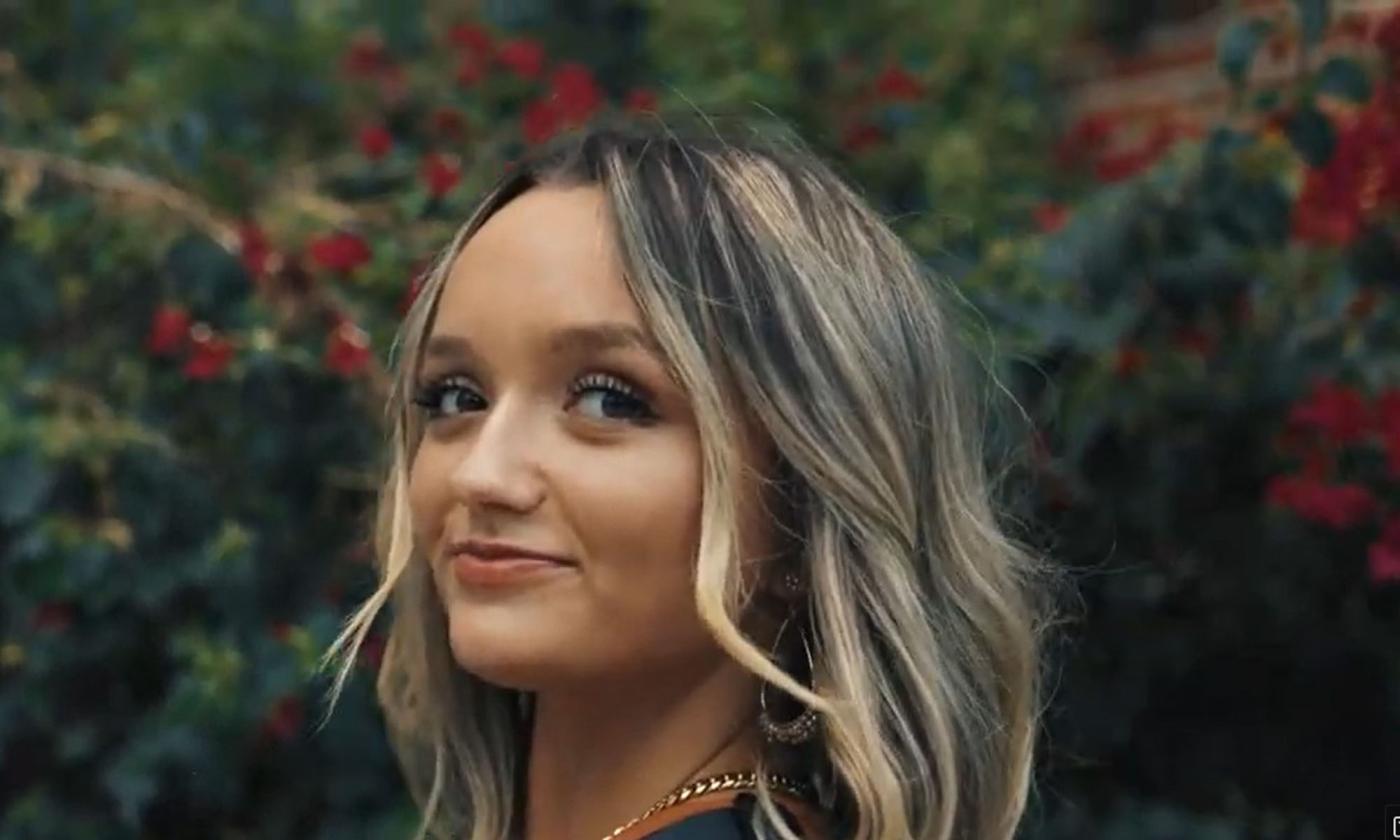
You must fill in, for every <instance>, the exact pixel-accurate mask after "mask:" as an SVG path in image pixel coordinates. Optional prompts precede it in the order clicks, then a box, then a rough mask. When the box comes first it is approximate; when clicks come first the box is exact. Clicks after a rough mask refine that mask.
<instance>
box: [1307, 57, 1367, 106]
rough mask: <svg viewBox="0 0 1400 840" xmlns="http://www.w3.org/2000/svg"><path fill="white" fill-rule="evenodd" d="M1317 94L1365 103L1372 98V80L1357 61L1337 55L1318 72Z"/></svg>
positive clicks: (1328, 60)
mask: <svg viewBox="0 0 1400 840" xmlns="http://www.w3.org/2000/svg"><path fill="white" fill-rule="evenodd" d="M1317 92H1318V93H1325V94H1328V95H1331V96H1336V97H1338V98H1340V99H1345V100H1347V101H1349V102H1365V101H1367V100H1369V99H1370V98H1371V80H1370V79H1369V78H1367V76H1366V71H1365V70H1364V69H1362V67H1361V65H1360V64H1359V63H1357V62H1356V60H1355V59H1351V58H1347V57H1345V56H1340V55H1337V56H1333V57H1332V58H1329V59H1327V63H1326V64H1324V65H1322V68H1321V69H1319V70H1318V71H1317Z"/></svg>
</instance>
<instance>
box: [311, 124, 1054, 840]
mask: <svg viewBox="0 0 1400 840" xmlns="http://www.w3.org/2000/svg"><path fill="white" fill-rule="evenodd" d="M710 125H711V128H713V124H710ZM539 184H557V185H564V186H571V185H594V186H597V187H598V188H600V189H601V191H602V193H603V194H604V196H605V199H606V205H607V208H608V212H609V213H610V216H611V220H610V221H611V223H612V225H613V228H614V230H615V231H616V237H617V247H618V250H619V252H620V255H621V258H622V262H623V265H624V266H625V281H626V283H627V285H628V288H629V289H630V291H631V294H632V295H633V297H634V299H635V300H636V302H637V304H638V307H639V309H640V311H641V312H642V314H643V317H644V319H645V321H646V323H647V325H648V327H649V328H650V329H651V331H652V332H653V334H654V336H655V338H656V339H657V341H658V342H659V343H660V345H661V346H662V348H663V349H664V350H665V352H666V354H667V359H668V362H669V364H670V365H671V366H672V373H673V375H674V376H675V377H676V379H677V381H678V382H680V383H681V384H682V386H683V387H684V388H685V389H686V390H687V392H688V395H689V397H690V399H691V401H692V407H693V411H694V415H695V417H696V419H697V425H698V429H699V437H700V444H701V451H702V459H703V506H702V512H701V536H700V544H699V549H698V555H697V558H696V567H695V603H696V608H697V610H698V612H699V616H700V619H701V620H702V621H703V622H704V624H705V625H706V626H707V627H708V628H709V630H710V631H711V633H712V634H713V636H714V638H715V640H716V641H717V643H718V644H719V645H720V646H721V647H722V648H723V649H724V650H725V651H727V652H728V654H729V655H731V656H732V657H733V658H734V659H735V660H736V661H738V662H739V663H741V664H742V665H743V666H744V667H746V668H748V669H749V670H751V671H752V672H753V673H755V674H756V675H758V676H759V677H761V678H762V679H763V680H766V681H769V682H770V683H771V684H772V685H773V686H774V688H776V689H780V690H781V691H783V692H787V693H788V694H790V695H793V696H795V697H796V698H797V699H799V700H800V701H801V702H803V703H805V704H807V705H809V706H811V707H812V708H814V709H815V710H817V712H818V713H819V715H820V719H821V726H820V727H819V730H818V731H819V735H818V738H819V742H818V744H817V746H816V747H815V748H813V749H810V750H808V751H807V753H806V755H807V756H808V758H807V759H806V760H805V763H804V764H803V765H802V766H801V767H800V773H801V775H803V776H804V777H805V780H806V781H808V782H810V783H811V784H812V785H813V786H814V788H815V789H816V790H817V791H819V792H820V794H821V797H822V804H823V806H824V808H825V809H826V811H827V813H828V815H829V816H830V818H831V819H832V823H833V825H834V826H836V828H837V831H838V834H837V836H838V837H841V838H842V839H843V840H844V838H847V837H850V838H856V840H874V839H875V838H882V839H884V838H889V839H890V840H908V839H909V838H918V840H953V838H962V839H963V840H972V839H973V838H976V840H993V839H994V838H1010V837H1011V836H1012V834H1013V833H1014V830H1015V828H1016V825H1017V823H1018V822H1019V820H1020V818H1021V815H1022V813H1023V811H1024V810H1025V807H1026V804H1027V796H1028V790H1029V787H1030V784H1031V780H1032V763H1033V762H1032V758H1033V754H1034V745H1035V740H1036V736H1037V731H1038V723H1039V720H1040V716H1041V707H1040V701H1041V699H1042V698H1041V685H1042V678H1041V668H1040V664H1041V652H1042V650H1043V640H1042V638H1041V635H1042V631H1043V630H1044V629H1046V628H1047V627H1048V626H1049V622H1048V619H1049V618H1050V611H1049V609H1048V608H1047V606H1048V605H1049V603H1050V600H1049V599H1048V598H1044V597H1042V596H1043V595H1044V594H1045V593H1046V592H1048V591H1049V589H1050V588H1049V587H1048V586H1047V584H1048V583H1049V582H1050V580H1051V577H1052V575H1051V572H1050V569H1049V566H1048V564H1045V563H1043V561H1042V560H1041V559H1040V558H1039V557H1038V556H1037V555H1036V554H1035V553H1033V552H1032V551H1030V550H1029V549H1027V548H1025V547H1023V546H1022V545H1021V544H1019V543H1017V542H1016V541H1014V540H1013V539H1012V538H1011V537H1009V536H1008V535H1007V534H1006V533H1005V532H1004V531H1003V528H1002V526H1001V525H1000V524H999V522H998V515H997V512H996V510H995V509H994V506H993V504H992V501H991V492H992V486H991V480H990V478H989V476H988V473H987V471H986V467H985V465H984V462H983V453H982V451H981V446H982V443H983V440H982V434H981V432H980V424H981V423H982V422H983V414H982V409H981V408H980V404H979V403H978V402H977V401H976V400H975V399H974V396H975V394H974V392H973V390H972V388H973V386H974V384H976V383H977V382H979V381H985V375H983V377H982V378H981V379H979V378H978V377H974V376H972V375H971V374H972V373H973V371H975V370H977V369H976V368H974V367H973V366H971V365H970V364H968V361H969V359H968V356H969V355H970V354H967V353H965V352H964V348H963V346H962V342H961V341H960V340H959V338H958V332H959V331H958V329H957V328H956V326H955V323H954V321H953V320H952V318H951V317H950V315H949V314H948V313H946V312H945V311H944V307H945V305H946V303H947V299H946V298H945V296H944V294H943V292H941V291H940V288H941V285H940V280H939V278H937V277H934V276H931V275H930V273H929V272H928V271H926V270H925V269H924V267H923V266H922V264H921V263H920V261H919V260H918V258H917V257H916V256H915V255H914V254H912V253H911V252H910V250H909V249H908V248H907V247H906V246H905V245H904V244H903V243H902V242H901V241H900V240H899V238H898V237H897V236H896V235H895V234H894V233H893V231H891V229H890V228H889V227H888V226H887V225H886V224H885V223H884V221H882V219H881V218H880V217H879V216H878V215H877V214H876V213H875V212H874V211H873V210H872V209H871V208H870V207H869V206H868V205H867V204H866V202H865V201H863V200H862V199H861V198H860V197H859V196H858V195H857V194H856V193H855V192H854V191H852V190H851V189H850V188H849V187H848V186H847V185H846V184H844V183H843V182H842V180H841V179H840V178H838V177H837V176H836V175H835V174H834V173H833V172H832V171H831V170H830V169H829V168H828V167H827V166H825V165H824V164H823V163H821V162H820V161H819V160H818V159H817V158H816V157H815V156H814V155H812V154H811V153H809V152H807V151H806V150H805V149H804V148H802V146H801V144H800V143H798V142H796V141H794V140H792V139H790V138H789V139H786V140H783V141H774V140H771V139H765V137H764V136H763V135H762V134H761V133H759V132H755V131H750V132H748V133H745V134H735V135H732V136H729V137H727V138H726V137H721V135H720V133H719V132H718V131H713V130H712V131H709V132H694V133H692V134H691V135H690V136H686V137H682V136H680V135H678V134H677V133H676V131H675V129H674V126H667V125H664V124H661V123H660V122H659V121H658V122H655V123H647V124H641V123H622V124H615V125H604V126H599V127H594V128H591V129H588V130H586V131H584V132H581V133H577V134H575V135H572V136H570V137H568V138H566V139H564V140H561V141H560V142H558V143H556V144H555V145H553V146H550V147H547V148H545V149H544V150H542V151H541V152H540V153H538V154H537V155H535V156H534V157H531V158H529V159H526V160H523V161H520V162H518V163H517V164H516V165H515V166H514V167H513V168H512V169H511V170H510V171H509V172H508V173H506V174H505V175H504V176H503V177H502V179H501V181H500V182H499V183H498V184H497V185H496V186H495V187H494V188H493V189H491V190H490V191H489V193H488V194H487V196H486V197H485V199H484V200H483V201H482V202H481V204H480V206H479V207H478V208H477V209H476V211H475V212H474V213H473V214H472V215H471V217H470V218H469V219H468V220H467V222H466V223H465V224H464V225H463V226H462V228H461V229H460V230H459V231H458V232H457V234H456V235H455V236H454V238H453V240H452V242H451V243H450V245H449V246H448V247H447V248H446V249H445V250H444V251H443V252H442V254H441V256H440V259H439V260H438V261H437V263H436V265H435V268H434V269H433V271H432V272H431V275H430V277H429V279H428V280H427V281H426V283H425V285H424V287H423V289H422V291H421V293H420V295H419V296H418V298H417V300H416V301H415V303H414V305H413V306H412V308H411V310H410V311H409V312H408V314H407V316H406V318H405V320H404V322H403V325H402V327H401V329H400V332H399V335H398V337H397V339H396V342H395V350H396V351H397V352H398V354H399V356H398V362H397V363H396V371H395V374H394V387H393V391H392V395H391V397H390V400H389V404H388V418H389V421H390V423H391V425H392V431H391V442H392V452H391V454H390V459H389V461H390V463H388V465H387V476H386V478H385V480H384V484H383V489H382V493H381V495H380V497H379V504H378V507H377V513H376V522H375V528H374V532H375V535H374V536H375V538H374V544H375V549H376V559H377V567H378V570H379V573H380V583H379V586H378V588H377V589H376V590H375V592H374V593H373V594H372V595H370V596H369V598H368V599H367V600H366V601H365V602H364V603H363V604H362V605H361V606H360V607H359V608H358V609H357V610H356V611H355V613H354V614H353V615H352V616H351V617H350V618H349V619H348V620H347V622H346V624H345V626H344V628H343V630H342V632H341V633H340V635H339V637H338V638H337V639H336V640H335V642H334V643H333V644H332V646H331V648H330V649H329V650H328V651H327V653H326V655H325V657H324V659H323V665H326V664H329V663H331V662H332V661H334V660H335V659H336V658H337V657H339V660H340V667H339V670H338V674H337V678H336V680H335V682H334V685H333V687H332V689H331V692H330V699H331V702H330V705H329V708H330V709H333V708H334V705H335V702H336V700H337V699H338V698H339V696H340V692H341V690H342V688H343V686H344V682H345V679H346V677H347V675H348V674H349V673H350V669H351V666H352V664H353V662H354V659H355V655H356V652H357V651H358V649H359V647H360V645H361V644H362V643H363V642H364V640H365V637H366V635H367V634H368V633H369V631H370V629H371V624H372V622H374V620H375V617H376V616H377V615H378V614H379V613H380V610H381V609H382V608H383V607H384V606H385V605H386V604H389V605H392V608H391V612H392V623H391V625H390V628H389V634H388V643H387V647H386V650H385V653H384V657H383V660H382V665H381V668H380V671H379V676H378V682H377V692H378V697H379V701H380V703H381V705H382V707H383V710H384V713H385V717H386V722H387V725H388V727H389V733H390V737H391V740H392V743H393V745H394V749H395V751H396V753H397V754H398V757H399V760H400V763H401V765H402V767H403V769H404V774H405V777H406V780H407V783H408V786H409V790H410V792H411V793H412V795H413V797H414V799H415V801H416V802H417V803H418V804H419V806H420V807H421V808H422V809H423V812H424V813H423V823H422V826H421V828H420V830H419V832H418V834H417V837H419V838H422V837H428V836H439V835H440V836H451V837H462V838H469V839H470V840H504V838H507V837H508V836H509V835H510V833H511V832H512V831H513V830H518V828H519V826H518V814H519V810H520V807H521V800H522V797H523V791H522V789H521V788H522V781H523V779H522V770H523V765H524V760H525V758H526V756H525V754H524V753H525V749H526V743H527V740H526V732H525V731H524V730H525V729H526V728H527V727H528V719H527V717H526V711H525V709H524V708H523V704H522V700H523V699H525V698H523V696H522V695H521V694H520V693H519V692H516V691H514V690H510V689H505V688H501V687H498V686H494V685H491V684H488V683H486V682H484V681H483V680H480V679H478V678H476V677H474V676H472V675H471V674H469V673H467V672H465V671H464V670H463V669H461V668H460V667H459V666H458V665H457V664H456V663H455V661H454V659H453V657H452V655H451V652H450V650H449V648H448V642H447V629H446V626H445V619H444V616H443V613H442V608H441V605H440V603H439V601H438V599H437V597H436V594H435V592H434V590H433V580H432V577H431V575H430V573H429V569H428V563H427V561H426V560H425V559H424V557H423V556H422V555H421V554H420V553H419V550H418V547H417V546H415V545H414V540H413V535H412V530H411V526H410V517H409V509H408V502H407V492H406V491H407V484H408V469H409V465H410V464H411V463H412V460H413V455H414V452H415V450H416V448H417V446H418V443H419V441H420V440H421V437H422V434H423V427H422V422H421V421H420V419H419V418H418V417H417V416H416V414H415V412H414V411H413V410H412V409H413V406H412V405H411V403H410V400H411V397H412V393H413V391H412V389H413V382H414V379H415V376H416V374H417V370H418V366H419V364H420V358H421V352H422V349H423V346H424V340H425V338H426V336H427V334H428V332H429V330H430V329H431V325H432V323H433V320H434V315H435V312H436V310H437V306H438V300H439V298H440V296H441V293H442V289H443V286H444V284H445V283H446V281H447V277H448V273H449V269H450V266H451V264H452V261H453V259H454V257H455V256H456V255H457V253H458V251H459V250H460V249H461V247H462V246H463V243H464V242H465V241H466V240H467V239H468V238H469V237H470V236H471V235H472V234H473V232H474V231H476V230H477V229H478V228H479V227H480V226H481V225H482V224H483V223H484V222H485V221H486V219H487V218H489V217H490V216H491V215H492V214H493V213H495V212H496V211H497V210H499V209H500V208H501V207H502V206H504V205H505V204H506V203H507V202H509V201H510V200H511V199H513V198H515V197H516V196H518V195H520V194H521V193H522V192H524V191H525V190H527V189H529V188H531V187H533V186H535V185H539ZM736 405H739V406H743V407H744V408H743V410H744V411H747V412H749V413H750V414H751V416H752V417H754V418H756V420H757V421H758V422H759V423H760V424H761V426H762V428H763V429H764V431H765V432H766V434H767V435H768V436H769V438H770V439H771V441H772V443H773V445H774V447H775V451H776V452H777V453H778V454H779V467H780V469H779V475H778V476H777V477H775V478H773V479H772V480H771V484H770V486H772V487H774V488H777V489H780V490H781V491H782V492H783V493H784V494H785V497H786V501H787V502H788V506H787V507H786V508H785V511H787V515H785V516H784V517H783V519H784V520H785V521H783V522H776V523H775V524H776V525H778V526H779V527H781V528H783V529H785V530H787V531H789V532H790V533H791V535H792V537H794V538H795V539H796V540H797V543H796V544H797V545H798V546H799V549H798V552H799V553H798V558H799V560H800V563H801V567H800V571H801V575H802V578H803V579H804V580H805V581H806V589H807V595H806V597H807V604H806V611H805V613H804V615H805V622H804V627H803V632H804V633H806V634H807V638H808V639H809V641H810V644H811V649H812V655H813V661H814V668H813V676H812V683H813V684H812V686H811V688H810V689H809V688H808V687H807V686H804V685H803V684H801V683H800V682H799V681H798V680H796V679H795V678H794V677H793V676H792V675H790V674H789V673H788V672H786V671H784V670H782V669H781V668H780V667H779V666H778V665H776V664H775V663H774V661H772V660H770V658H769V656H768V654H767V652H766V651H765V650H764V649H763V648H762V647H760V646H758V645H756V644H755V643H754V642H753V641H751V640H750V639H749V638H747V637H746V635H745V634H744V633H743V632H742V631H741V629H740V627H739V620H740V616H741V610H742V609H743V608H744V607H745V605H747V604H748V603H749V598H750V596H751V594H752V593H751V592H747V591H741V589H742V584H741V580H740V577H741V576H740V574H739V561H740V558H739V557H737V556H736V553H737V552H736V546H737V544H738V538H739V537H738V534H737V533H736V523H737V522H738V521H739V518H740V517H739V516H738V513H739V511H738V510H736V502H735V499H736V493H737V492H738V484H737V482H736V478H737V476H738V475H739V474H740V470H742V469H743V468H744V464H743V463H741V460H740V459H741V456H740V448H739V446H740V444H739V438H738V435H739V429H738V428H737V427H736V424H735V422H734V418H733V414H734V407H735V406H736ZM327 715H329V711H328V712H327ZM776 761H777V760H776V759H774V758H773V757H771V756H764V757H762V758H761V759H760V762H761V763H760V765H759V769H760V770H767V769H771V768H773V767H776V766H777V765H776ZM785 769H786V768H785ZM789 772H790V771H789ZM760 803H761V805H762V808H761V810H760V811H759V812H758V814H757V815H756V817H755V822H754V828H755V829H756V830H758V831H759V836H762V837H783V838H788V839H789V840H791V838H792V837H793V835H792V834H791V832H789V831H788V830H787V829H786V828H785V827H783V823H782V820H781V819H778V818H777V814H776V812H775V811H774V808H773V805H774V803H773V800H772V798H771V795H770V792H769V791H768V789H767V787H766V786H764V787H762V788H761V790H760Z"/></svg>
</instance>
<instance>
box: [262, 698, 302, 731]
mask: <svg viewBox="0 0 1400 840" xmlns="http://www.w3.org/2000/svg"><path fill="white" fill-rule="evenodd" d="M305 719H306V709H305V707H304V706H303V704H302V701H301V698H300V697H297V696H296V695H294V694H288V695H286V696H285V697H282V698H281V699H279V700H278V701H277V702H276V703H274V704H273V705H272V708H271V709H269V710H268V713H267V715H266V716H265V717H264V718H263V721H262V733H263V734H264V735H266V736H268V737H270V738H274V739H276V740H278V741H287V740H290V739H291V737H292V736H293V735H295V734H297V731H298V730H299V729H301V724H302V721H304V720H305Z"/></svg>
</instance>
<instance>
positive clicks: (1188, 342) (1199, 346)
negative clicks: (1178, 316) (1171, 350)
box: [1172, 324, 1216, 359]
mask: <svg viewBox="0 0 1400 840" xmlns="http://www.w3.org/2000/svg"><path fill="white" fill-rule="evenodd" d="M1215 344H1216V339H1215V336H1213V335H1211V334H1210V333H1208V332H1206V331H1205V330H1203V329H1201V328H1200V327H1198V326H1196V325H1194V324H1192V325H1189V326H1185V327H1182V328H1180V329H1178V330H1177V331H1176V332H1175V333H1173V334H1172V345H1173V346H1174V347H1176V348H1177V349H1178V350H1183V351H1185V352H1187V353H1195V354H1196V355H1197V356H1200V357H1201V358H1202V359H1205V358H1208V357H1209V356H1210V355H1211V354H1212V353H1214V352H1215Z"/></svg>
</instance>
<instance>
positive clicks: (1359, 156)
mask: <svg viewBox="0 0 1400 840" xmlns="http://www.w3.org/2000/svg"><path fill="white" fill-rule="evenodd" d="M1392 99H1393V96H1392V94H1391V93H1390V92H1389V91H1388V90H1386V89H1382V90H1380V91H1378V92H1377V94H1376V97H1375V98H1374V99H1373V100H1372V102H1371V104H1370V105H1368V106H1367V107H1366V109H1365V110H1363V111H1362V112H1361V113H1360V114H1358V115H1357V116H1356V117H1355V118H1354V119H1352V120H1351V121H1350V122H1349V123H1348V124H1346V125H1344V126H1342V127H1340V128H1339V129H1338V131H1337V142H1336V147H1335V149H1334V150H1333V152H1332V157H1331V158H1330V159H1328V161H1327V162H1326V163H1325V164H1323V165H1322V166H1320V167H1313V168H1310V169H1309V170H1308V173H1307V177H1306V178H1305V180H1304V182H1303V189H1302V191H1301V192H1300V193H1299V194H1298V201H1297V204H1296V205H1295V206H1294V208H1293V235H1294V236H1295V237H1296V238H1298V239H1300V240H1303V241H1306V242H1313V243H1316V244H1319V245H1337V246H1345V245H1349V244H1351V243H1352V242H1353V241H1355V239H1356V237H1357V236H1358V235H1359V234H1360V233H1361V229H1362V227H1363V225H1364V223H1365V221H1366V219H1367V218H1368V217H1369V216H1370V215H1371V214H1373V213H1374V212H1375V211H1376V209H1377V208H1378V207H1380V206H1382V205H1386V204H1390V203H1394V202H1397V201H1400V121H1397V119H1396V116H1395V114H1394V113H1393V111H1395V110H1396V108H1395V105H1396V103H1395V102H1394V101H1392Z"/></svg>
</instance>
